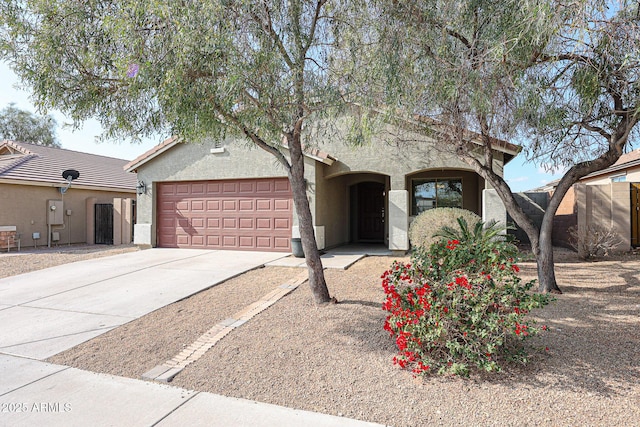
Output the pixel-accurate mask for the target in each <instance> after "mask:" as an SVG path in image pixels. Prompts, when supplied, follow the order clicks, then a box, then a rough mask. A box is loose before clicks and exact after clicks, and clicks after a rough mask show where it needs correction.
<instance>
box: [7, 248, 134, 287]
mask: <svg viewBox="0 0 640 427" xmlns="http://www.w3.org/2000/svg"><path fill="white" fill-rule="evenodd" d="M137 250H139V249H138V247H137V246H134V245H122V246H106V245H70V246H59V247H53V248H47V247H41V248H36V249H34V248H28V249H23V250H22V251H20V252H17V251H16V250H15V249H14V250H13V251H11V252H0V279H2V278H4V277H9V276H15V275H18V274H22V273H28V272H30V271H35V270H42V269H43V268H49V267H55V266H56V265H60V264H67V263H70V262H75V261H82V260H85V259H91V258H100V257H104V256H110V255H117V254H121V253H125V252H133V251H137Z"/></svg>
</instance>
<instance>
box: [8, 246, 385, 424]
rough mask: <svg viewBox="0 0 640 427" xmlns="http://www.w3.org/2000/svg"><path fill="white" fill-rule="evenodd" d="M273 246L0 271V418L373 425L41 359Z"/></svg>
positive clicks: (263, 259)
mask: <svg viewBox="0 0 640 427" xmlns="http://www.w3.org/2000/svg"><path fill="white" fill-rule="evenodd" d="M282 256H283V254H274V253H262V252H228V251H204V250H203V251H200V250H184V249H181V250H172V249H150V250H145V251H140V252H131V253H126V254H120V255H115V256H112V257H107V258H100V259H93V260H87V261H80V262H77V263H73V264H65V265H61V266H57V267H53V268H49V269H46V270H40V271H35V272H32V273H27V274H22V275H19V276H13V277H9V278H6V279H2V280H0V378H2V381H1V382H0V426H42V425H46V426H88V425H90V426H120V425H122V426H125V425H126V426H182V425H195V426H198V425H202V426H299V425H305V426H307V427H313V426H328V427H331V426H336V427H337V426H347V427H351V426H353V427H356V426H373V425H374V424H370V423H364V422H360V421H356V420H351V419H346V418H341V417H335V416H330V415H325V414H319V413H314V412H308V411H299V410H294V409H290V408H285V407H280V406H275V405H269V404H264V403H258V402H252V401H247V400H242V399H234V398H229V397H224V396H218V395H214V394H210V393H203V392H195V391H189V390H184V389H180V388H176V387H172V386H168V385H162V384H158V383H152V382H145V381H141V380H135V379H130V378H122V377H116V376H112V375H104V374H97V373H93V372H87V371H82V370H79V369H75V368H70V367H67V366H60V365H53V364H50V363H45V362H43V361H41V360H43V359H46V358H47V357H49V356H52V355H54V354H57V353H59V352H61V351H64V350H66V349H68V348H71V347H73V346H75V345H77V344H79V343H81V342H84V341H87V340H89V339H91V338H93V337H95V336H97V335H100V334H102V333H105V332H107V331H109V330H111V329H113V328H115V327H117V326H119V325H122V324H124V323H126V322H129V321H131V320H133V319H135V318H138V317H140V316H143V315H144V314H147V313H149V312H151V311H153V310H156V309H158V308H160V307H163V306H165V305H167V304H170V303H172V302H175V301H177V300H180V299H183V298H186V297H188V296H189V295H192V294H194V293H196V292H199V291H201V290H203V289H206V288H208V287H211V286H213V285H215V284H216V283H219V282H221V281H223V280H226V279H228V278H230V277H233V276H235V275H238V274H241V273H242V272H244V271H247V270H249V269H252V268H255V267H257V266H260V265H263V264H266V263H269V262H272V261H274V260H277V259H279V258H281V257H282ZM345 260H346V259H345ZM38 359H39V360H38Z"/></svg>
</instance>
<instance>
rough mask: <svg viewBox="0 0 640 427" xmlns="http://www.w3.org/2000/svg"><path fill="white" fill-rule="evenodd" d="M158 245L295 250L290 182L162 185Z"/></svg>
mask: <svg viewBox="0 0 640 427" xmlns="http://www.w3.org/2000/svg"><path fill="white" fill-rule="evenodd" d="M157 194H158V198H157V203H158V246H160V247H163V248H202V249H231V250H260V251H280V252H290V251H291V224H292V218H293V200H292V198H291V188H290V187H289V181H288V180H287V179H286V178H267V179H241V180H221V181H194V182H163V183H159V184H158V193H157Z"/></svg>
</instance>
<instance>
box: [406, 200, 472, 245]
mask: <svg viewBox="0 0 640 427" xmlns="http://www.w3.org/2000/svg"><path fill="white" fill-rule="evenodd" d="M460 217H462V218H464V220H465V221H466V222H467V224H470V225H472V226H473V225H475V224H476V223H478V222H480V221H481V220H482V219H481V218H480V217H479V216H478V215H476V214H475V213H473V212H471V211H469V210H466V209H460V208H435V209H429V210H427V211H424V212H422V213H421V214H420V215H418V216H417V217H416V218H415V219H414V220H413V222H412V223H411V226H410V227H409V240H410V241H411V245H412V246H413V247H414V248H416V247H423V248H428V247H430V246H431V245H432V244H433V243H435V242H437V241H438V240H439V238H438V237H435V234H436V233H438V232H439V231H440V230H441V229H442V228H443V227H446V226H449V227H456V226H457V223H456V219H457V218H460Z"/></svg>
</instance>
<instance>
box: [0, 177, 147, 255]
mask: <svg viewBox="0 0 640 427" xmlns="http://www.w3.org/2000/svg"><path fill="white" fill-rule="evenodd" d="M133 198H135V194H132V193H129V192H113V191H96V190H89V189H79V188H74V187H73V186H72V187H71V188H69V190H67V192H66V193H65V194H64V195H61V194H60V190H59V189H58V188H57V187H51V186H37V185H19V184H0V226H14V227H15V228H16V233H17V234H18V235H20V239H21V246H22V247H32V246H34V245H37V246H46V245H47V232H48V225H47V202H48V201H49V200H61V201H63V203H64V216H63V217H64V219H63V221H64V224H63V225H59V226H52V231H55V232H58V233H59V236H60V240H59V241H57V242H55V244H58V245H62V244H69V243H74V244H77V243H88V244H93V243H94V223H93V215H94V214H93V212H94V211H93V205H94V204H95V203H113V204H114V217H115V218H114V244H122V243H130V242H131V241H132V236H131V231H130V230H131V228H132V225H131V223H132V221H133V220H134V219H133V218H132V215H131V211H132V209H131V205H132V203H133ZM67 210H70V215H67ZM33 233H39V234H40V238H39V239H37V240H34V239H33ZM5 248H6V246H5V245H2V244H1V243H0V249H5Z"/></svg>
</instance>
